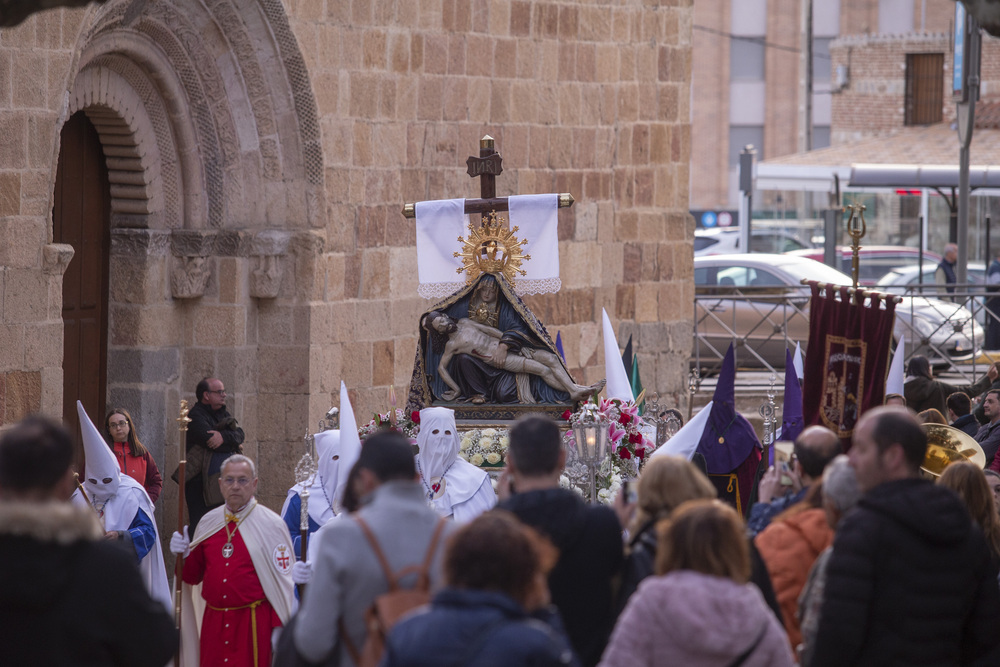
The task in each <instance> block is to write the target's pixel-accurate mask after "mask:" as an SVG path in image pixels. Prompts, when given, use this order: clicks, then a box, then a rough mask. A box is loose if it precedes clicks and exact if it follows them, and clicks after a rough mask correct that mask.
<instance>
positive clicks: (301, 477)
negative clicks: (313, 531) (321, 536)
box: [295, 431, 316, 599]
mask: <svg viewBox="0 0 1000 667" xmlns="http://www.w3.org/2000/svg"><path fill="white" fill-rule="evenodd" d="M302 439H303V441H304V442H305V444H306V453H305V454H303V455H302V458H301V459H299V462H298V465H296V466H295V483H296V484H299V485H300V486H301V489H302V490H301V491H299V499H300V500H301V506H300V507H299V536H300V539H301V541H302V542H301V545H300V546H299V560H300V561H302V562H303V563H304V562H306V554H307V553H308V551H307V550H308V548H309V487H311V486H312V485H313V478H314V476H315V475H316V456H315V453H316V438H315V436H313V435H312V434H311V433H309V432H308V431H306V434H305V436H304V437H303V438H302ZM298 589H299V599H301V598H302V596H303V595H304V594H305V592H306V587H305V584H299V585H298Z"/></svg>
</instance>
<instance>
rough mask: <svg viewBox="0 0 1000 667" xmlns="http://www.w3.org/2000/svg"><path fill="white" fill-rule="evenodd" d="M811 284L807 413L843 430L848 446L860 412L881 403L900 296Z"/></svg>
mask: <svg viewBox="0 0 1000 667" xmlns="http://www.w3.org/2000/svg"><path fill="white" fill-rule="evenodd" d="M809 285H810V287H811V288H812V299H811V300H810V302H809V347H808V348H807V350H806V363H805V377H806V385H805V387H804V389H805V391H804V392H803V399H802V411H803V416H804V418H805V423H806V424H820V425H822V426H826V427H827V428H829V429H831V430H832V431H833V432H834V433H836V434H837V435H839V436H840V438H841V440H842V441H843V444H844V451H847V450H848V449H849V448H850V446H851V435H852V434H853V433H854V425H855V424H857V422H858V418H859V417H860V416H861V414H862V413H864V412H865V411H866V410H868V409H869V408H873V407H876V406H878V405H881V403H882V396H883V394H884V392H885V374H886V369H887V368H888V365H889V345H890V343H891V342H892V328H893V325H894V323H895V318H896V306H895V300H893V299H889V300H883V298H882V295H881V294H878V293H875V292H866V291H864V290H857V291H855V290H851V289H850V288H848V287H838V286H834V285H825V286H824V289H823V291H822V292H821V290H820V287H819V284H818V283H816V282H814V281H809Z"/></svg>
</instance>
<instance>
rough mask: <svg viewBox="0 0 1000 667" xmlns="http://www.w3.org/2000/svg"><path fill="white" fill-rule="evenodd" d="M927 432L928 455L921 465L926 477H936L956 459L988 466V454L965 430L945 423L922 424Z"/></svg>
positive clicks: (981, 466)
mask: <svg viewBox="0 0 1000 667" xmlns="http://www.w3.org/2000/svg"><path fill="white" fill-rule="evenodd" d="M920 427H921V428H922V429H924V433H926V434H927V455H926V456H925V457H924V464H923V465H922V466H920V470H921V472H923V473H924V475H925V476H926V477H930V478H931V479H936V478H938V477H940V476H941V473H942V472H944V469H945V468H947V467H948V466H949V465H951V464H952V463H954V462H955V461H971V462H972V463H975V464H976V465H977V466H979V467H980V468H983V467H985V466H986V454H985V453H984V452H983V448H982V447H980V446H979V443H978V442H976V440H975V438H973V437H972V436H971V435H969V434H967V433H966V432H965V431H962V430H960V429H957V428H955V427H953V426H945V425H944V424H921V425H920Z"/></svg>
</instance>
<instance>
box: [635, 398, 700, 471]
mask: <svg viewBox="0 0 1000 667" xmlns="http://www.w3.org/2000/svg"><path fill="white" fill-rule="evenodd" d="M712 403H714V401H710V402H709V403H708V405H706V406H705V407H703V408H702V409H701V411H700V412H698V414H696V415H695V416H694V417H692V418H691V421H689V422H688V423H687V424H684V426H682V427H681V430H679V431H677V433H674V436H673V437H672V438H670V439H669V440H667V441H666V442H665V443H663V444H662V445H660V447H659V448H658V449H657V450H656V451H655V452H653V453H652V454H651V455H650V458H652V457H653V456H666V455H671V456H682V457H684V458H686V459H687V460H688V461H690V460H691V457H692V456H694V453H695V452H696V451H697V450H698V443H700V442H701V435H702V433H704V432H705V424H707V423H708V417H709V415H711V414H712Z"/></svg>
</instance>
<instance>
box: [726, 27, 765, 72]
mask: <svg viewBox="0 0 1000 667" xmlns="http://www.w3.org/2000/svg"><path fill="white" fill-rule="evenodd" d="M729 78H730V80H731V81H741V80H742V81H746V80H748V79H749V80H753V81H763V80H764V38H763V37H760V38H756V39H752V40H750V39H739V38H734V39H732V40H730V41H729Z"/></svg>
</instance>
